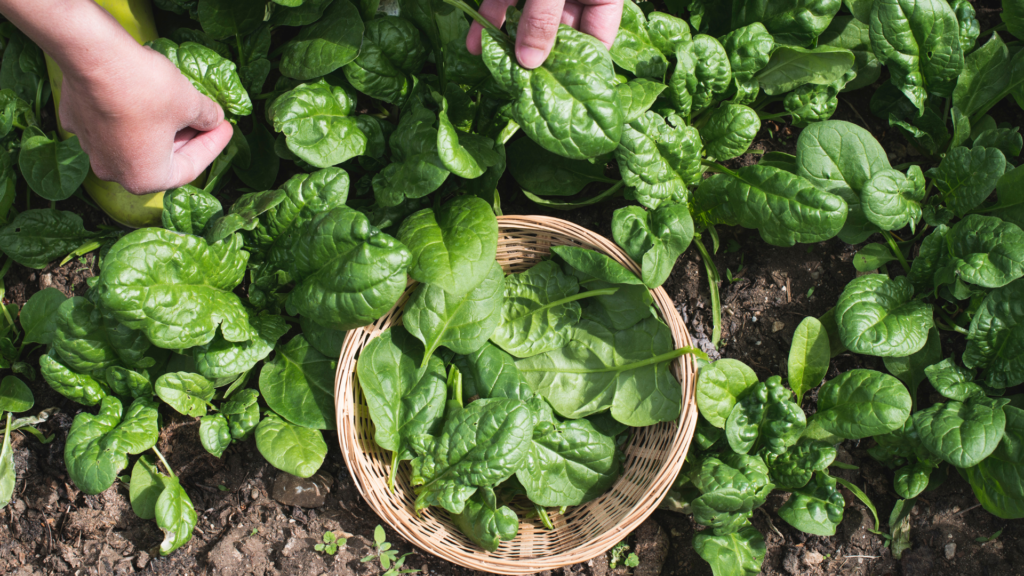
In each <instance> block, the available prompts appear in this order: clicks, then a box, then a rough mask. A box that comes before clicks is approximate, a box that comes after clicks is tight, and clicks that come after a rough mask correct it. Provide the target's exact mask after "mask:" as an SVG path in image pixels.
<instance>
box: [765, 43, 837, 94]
mask: <svg viewBox="0 0 1024 576" xmlns="http://www.w3.org/2000/svg"><path fill="white" fill-rule="evenodd" d="M855 63H856V58H855V57H854V55H853V52H850V51H849V50H846V49H843V48H833V47H832V46H818V47H817V48H813V49H812V48H800V47H797V46H777V47H776V48H775V50H774V51H773V52H772V56H771V59H770V60H768V64H766V65H765V67H764V68H762V69H761V71H760V72H758V73H757V74H756V75H755V76H754V79H755V80H757V82H758V83H760V85H761V88H762V89H763V90H764V91H765V93H766V94H768V95H769V96H776V95H780V94H785V93H786V92H789V91H790V90H793V89H794V88H796V87H798V86H802V85H804V84H819V85H824V84H835V83H836V82H837V81H839V80H840V79H841V78H842V77H843V75H845V74H846V73H847V72H848V71H849V70H850V69H851V68H853V67H854V65H855Z"/></svg>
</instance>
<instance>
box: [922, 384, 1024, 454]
mask: <svg viewBox="0 0 1024 576" xmlns="http://www.w3.org/2000/svg"><path fill="white" fill-rule="evenodd" d="M1008 403H1009V400H1007V399H1005V398H999V399H992V398H986V397H984V396H981V397H976V398H968V399H967V401H966V402H956V401H950V402H941V403H939V404H935V405H934V406H931V407H930V408H928V409H926V410H922V411H920V412H918V413H916V414H914V427H915V428H916V429H917V431H918V433H919V434H920V436H921V443H922V444H924V446H925V448H927V449H928V450H929V451H931V452H932V453H934V454H935V455H936V456H938V457H940V458H942V459H943V460H945V461H946V462H949V463H950V464H952V465H954V466H956V467H958V468H970V467H971V466H976V465H978V464H979V463H980V462H981V461H982V460H984V459H985V458H987V457H988V456H989V455H990V454H992V453H993V452H995V449H996V446H998V445H999V441H1000V440H1001V439H1002V437H1003V429H1004V428H1005V426H1006V417H1005V416H1004V414H1003V407H1004V406H1005V405H1006V404H1008Z"/></svg>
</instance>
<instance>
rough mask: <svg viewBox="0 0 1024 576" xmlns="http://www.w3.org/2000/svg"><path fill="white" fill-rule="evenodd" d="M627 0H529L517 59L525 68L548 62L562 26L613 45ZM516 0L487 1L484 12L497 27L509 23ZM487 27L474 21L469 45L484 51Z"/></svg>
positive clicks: (476, 51)
mask: <svg viewBox="0 0 1024 576" xmlns="http://www.w3.org/2000/svg"><path fill="white" fill-rule="evenodd" d="M622 2H623V0H526V5H525V6H524V7H523V17H522V18H521V19H520V20H519V29H518V31H517V33H516V58H517V59H518V60H519V64H520V65H521V66H523V67H525V68H536V67H538V66H540V65H541V64H543V63H544V60H546V59H547V57H548V54H549V53H551V48H552V47H553V46H554V45H555V36H556V35H557V34H558V25H559V24H567V25H569V26H572V27H573V28H576V29H578V30H580V31H581V32H585V33H587V34H590V35H591V36H593V37H595V38H597V39H598V40H600V41H601V42H604V45H605V46H607V47H609V48H611V46H612V43H613V42H615V35H616V34H617V33H618V31H619V22H620V20H622ZM515 3H516V0H483V2H482V3H481V4H480V15H481V16H483V17H484V18H486V19H487V20H488V21H489V22H490V23H492V24H494V25H495V26H501V25H502V23H504V22H505V10H506V9H507V8H508V7H509V6H512V5H514V4H515ZM482 31H483V26H481V25H480V24H478V23H477V22H473V24H472V26H470V28H469V37H468V38H467V39H466V47H467V48H468V49H469V51H470V52H471V53H473V54H480V52H481V47H480V34H481V32H482Z"/></svg>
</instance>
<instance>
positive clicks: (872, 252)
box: [853, 242, 896, 272]
mask: <svg viewBox="0 0 1024 576" xmlns="http://www.w3.org/2000/svg"><path fill="white" fill-rule="evenodd" d="M894 260H896V256H894V255H893V253H892V249H890V248H889V247H888V246H887V245H885V244H880V243H878V242H872V243H871V244H868V245H866V246H864V247H863V248H861V249H860V250H858V251H857V253H856V254H854V255H853V267H854V268H855V269H856V270H857V272H874V271H876V270H878V269H880V268H882V266H885V265H886V264H888V263H889V262H892V261H894Z"/></svg>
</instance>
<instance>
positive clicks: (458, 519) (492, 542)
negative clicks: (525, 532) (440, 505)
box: [451, 490, 519, 552]
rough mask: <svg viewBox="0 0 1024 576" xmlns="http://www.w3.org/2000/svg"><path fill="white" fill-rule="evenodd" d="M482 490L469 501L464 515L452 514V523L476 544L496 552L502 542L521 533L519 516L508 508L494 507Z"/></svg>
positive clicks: (463, 512)
mask: <svg viewBox="0 0 1024 576" xmlns="http://www.w3.org/2000/svg"><path fill="white" fill-rule="evenodd" d="M484 492H485V490H480V491H478V492H477V493H476V494H474V495H473V496H472V497H470V499H469V500H467V501H466V507H465V508H463V510H462V514H452V515H451V519H452V523H453V524H455V527H456V528H458V529H459V530H460V531H461V532H462V533H463V534H465V535H466V536H467V537H468V538H469V539H470V540H472V541H473V543H474V544H476V545H477V546H479V547H481V548H483V549H484V550H487V551H488V552H494V551H495V550H497V549H498V546H500V545H501V542H503V541H506V540H512V539H513V538H515V537H516V534H518V533H519V516H517V515H516V513H515V512H514V511H513V510H512V509H511V508H509V507H508V506H501V507H498V508H494V507H492V503H490V502H488V501H487V499H486V498H485V497H484V495H483V494H484Z"/></svg>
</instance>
